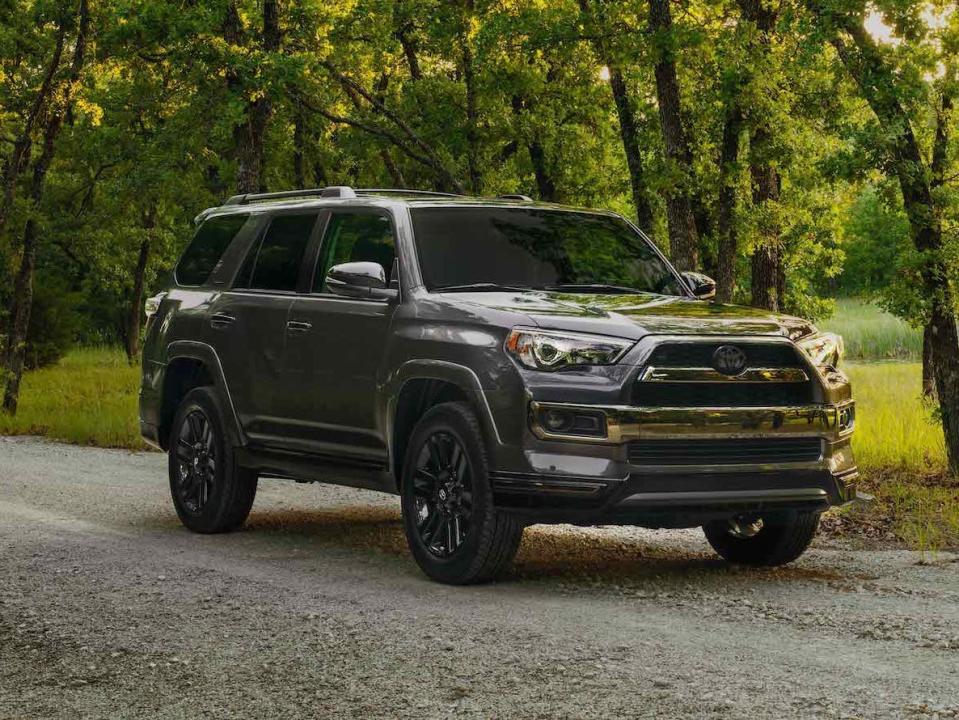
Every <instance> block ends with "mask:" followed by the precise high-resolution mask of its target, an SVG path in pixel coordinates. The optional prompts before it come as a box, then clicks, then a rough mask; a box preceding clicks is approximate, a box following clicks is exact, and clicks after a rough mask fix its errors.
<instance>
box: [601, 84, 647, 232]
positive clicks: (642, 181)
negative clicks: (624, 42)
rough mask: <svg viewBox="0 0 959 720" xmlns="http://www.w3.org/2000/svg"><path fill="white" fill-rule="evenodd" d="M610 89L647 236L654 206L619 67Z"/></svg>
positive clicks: (635, 203)
mask: <svg viewBox="0 0 959 720" xmlns="http://www.w3.org/2000/svg"><path fill="white" fill-rule="evenodd" d="M609 88H610V90H611V91H612V93H613V103H614V104H615V105H616V116H617V117H618V118H619V137H620V139H621V140H622V142H623V151H624V152H625V153H626V167H627V168H628V169H629V183H630V187H631V188H632V191H633V206H634V207H635V208H636V222H637V223H639V227H640V228H641V229H643V230H645V231H646V232H647V233H651V232H652V231H653V207H652V205H651V204H650V202H649V198H648V197H647V194H646V193H647V185H646V170H645V168H644V167H643V156H642V154H641V151H640V146H639V127H638V125H637V123H636V113H635V111H634V110H633V104H632V102H631V101H630V97H629V89H628V88H627V86H626V79H625V78H624V77H623V71H622V70H620V69H619V68H618V67H615V66H609Z"/></svg>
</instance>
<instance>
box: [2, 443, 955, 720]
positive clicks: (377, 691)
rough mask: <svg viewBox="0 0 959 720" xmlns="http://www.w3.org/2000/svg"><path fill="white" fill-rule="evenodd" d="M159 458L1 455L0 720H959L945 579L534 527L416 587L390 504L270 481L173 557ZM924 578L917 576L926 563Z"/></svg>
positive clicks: (654, 538)
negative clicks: (775, 564)
mask: <svg viewBox="0 0 959 720" xmlns="http://www.w3.org/2000/svg"><path fill="white" fill-rule="evenodd" d="M164 468H165V465H164V457H163V456H161V455H159V454H134V453H128V452H122V451H110V450H96V449H86V448H77V447H70V446H65V445H57V444H52V443H47V442H43V441H39V440H34V439H8V438H0V717H2V718H33V717H57V718H60V717H63V718H74V717H138V718H139V717H142V718H154V717H175V718H196V717H217V718H222V717H251V718H272V717H276V718H293V717H318V718H329V717H355V718H367V717H407V716H415V717H420V718H424V717H425V718H431V717H446V716H454V715H455V716H457V717H459V716H467V717H470V716H475V717H499V718H536V717H651V718H652V717H657V718H663V717H667V718H668V717H690V716H695V717H717V718H718V717H722V718H726V717H731V718H736V717H743V718H761V717H769V718H786V717H870V718H871V717H880V716H881V717H935V716H939V717H959V562H956V558H955V556H950V555H940V556H938V557H937V558H935V560H936V562H935V563H934V564H925V565H922V564H917V560H919V556H917V555H915V554H912V553H907V552H904V551H896V550H887V551H874V550H873V551H867V550H853V549H851V548H850V547H847V546H845V545H842V544H838V543H836V542H829V543H820V544H819V545H818V546H817V547H816V548H815V549H814V550H812V551H810V552H809V553H808V554H807V555H806V556H805V557H804V558H803V559H802V560H801V561H800V562H798V563H797V564H795V565H794V566H792V567H789V568H786V569H781V570H770V571H766V570H745V569H736V568H732V567H729V566H727V565H725V564H723V563H721V562H720V561H718V560H716V559H714V557H713V556H712V555H711V553H710V552H709V551H708V548H707V546H706V544H705V542H704V541H703V540H702V539H701V536H700V534H699V533H698V532H696V531H684V532H651V531H639V530H632V529H602V530H600V529H597V530H592V529H590V530H581V529H573V528H567V527H562V528H532V529H529V530H527V531H526V537H525V538H524V543H523V549H522V550H521V553H520V556H519V558H518V560H517V562H516V566H515V569H514V571H513V573H512V574H511V575H510V576H509V577H508V578H506V579H504V580H503V581H502V582H499V583H497V584H494V585H488V586H484V587H472V588H450V587H443V586H440V585H436V584H433V583H430V582H428V581H427V580H425V579H424V578H423V577H422V575H421V574H420V572H419V571H418V569H417V568H416V567H415V565H414V564H413V562H412V560H411V559H410V557H409V556H408V554H407V552H406V548H405V542H404V539H403V536H402V529H401V526H400V523H399V521H398V510H397V502H396V500H395V499H394V498H391V497H387V496H380V495H376V494H373V493H366V492H361V491H354V490H348V489H342V488H335V487H326V486H320V485H296V484H293V483H285V482H282V481H264V482H261V485H260V493H259V495H258V496H257V500H256V504H255V506H254V509H253V514H252V516H251V518H250V521H249V523H248V526H247V528H246V529H245V530H243V531H242V532H239V533H236V534H233V535H225V536H214V537H202V536H196V535H191V534H190V533H188V532H186V531H185V530H183V529H181V527H180V525H179V524H178V521H177V519H176V516H175V515H174V513H173V509H172V507H171V504H170V501H169V497H168V495H167V487H166V480H165V472H164ZM927 559H928V558H927Z"/></svg>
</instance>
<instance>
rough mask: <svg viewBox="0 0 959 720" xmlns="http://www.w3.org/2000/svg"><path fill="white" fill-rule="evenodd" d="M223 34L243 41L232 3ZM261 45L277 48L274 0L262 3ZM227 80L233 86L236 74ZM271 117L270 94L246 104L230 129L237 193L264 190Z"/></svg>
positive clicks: (232, 39)
mask: <svg viewBox="0 0 959 720" xmlns="http://www.w3.org/2000/svg"><path fill="white" fill-rule="evenodd" d="M224 35H225V37H226V39H227V40H228V41H229V42H233V43H235V44H240V43H241V42H242V24H241V22H240V17H239V12H238V10H237V8H236V5H235V3H233V2H231V3H230V5H229V6H228V9H227V21H226V24H225V26H224ZM261 45H262V47H263V50H265V51H266V52H276V51H277V50H278V49H279V47H280V25H279V9H278V7H277V0H264V2H263V34H262V39H261ZM227 83H228V84H230V85H232V86H233V87H236V86H237V85H238V84H239V79H238V78H237V76H236V75H235V73H230V74H228V77H227ZM272 116H273V102H272V100H271V98H270V95H269V93H268V92H267V93H265V94H263V95H261V96H260V97H258V98H257V99H256V100H251V101H249V102H248V103H247V110H246V119H245V121H244V122H242V123H240V124H239V125H236V126H235V127H234V128H233V149H234V152H235V154H236V158H237V169H236V190H237V192H239V193H256V192H262V191H264V190H265V189H266V184H265V177H264V162H265V157H264V143H265V140H266V129H267V126H268V125H269V122H270V118H271V117H272Z"/></svg>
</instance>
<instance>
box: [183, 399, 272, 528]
mask: <svg viewBox="0 0 959 720" xmlns="http://www.w3.org/2000/svg"><path fill="white" fill-rule="evenodd" d="M233 455H234V453H233V444H232V443H231V442H230V438H229V436H228V434H227V433H226V424H225V423H224V421H223V413H222V412H221V411H220V404H219V402H218V400H217V397H216V394H215V392H214V391H213V389H212V388H209V387H200V388H195V389H194V390H191V391H190V392H189V393H187V395H186V397H185V398H183V402H181V403H180V407H179V408H177V411H176V415H174V417H173V426H172V428H171V430H170V442H169V451H168V453H167V456H168V469H169V476H170V494H171V495H172V497H173V506H174V507H175V508H176V514H177V515H178V516H179V517H180V522H182V523H183V524H184V525H185V526H186V527H187V528H189V529H190V530H192V531H193V532H197V533H222V532H230V531H231V530H235V529H236V528H238V527H239V526H240V525H242V524H243V521H244V520H246V518H247V515H249V514H250V508H251V507H252V506H253V498H254V497H256V484H257V475H256V473H255V472H253V471H251V470H247V469H244V468H240V467H237V465H236V463H235V461H234V457H233Z"/></svg>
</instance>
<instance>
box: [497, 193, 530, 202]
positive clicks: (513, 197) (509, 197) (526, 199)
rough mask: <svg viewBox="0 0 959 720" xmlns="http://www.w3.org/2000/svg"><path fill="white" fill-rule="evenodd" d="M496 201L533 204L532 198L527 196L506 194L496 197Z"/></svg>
mask: <svg viewBox="0 0 959 720" xmlns="http://www.w3.org/2000/svg"><path fill="white" fill-rule="evenodd" d="M496 199H497V200H522V201H523V202H533V198H531V197H530V196H529V195H520V194H518V193H507V194H505V195H497V196H496Z"/></svg>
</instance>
